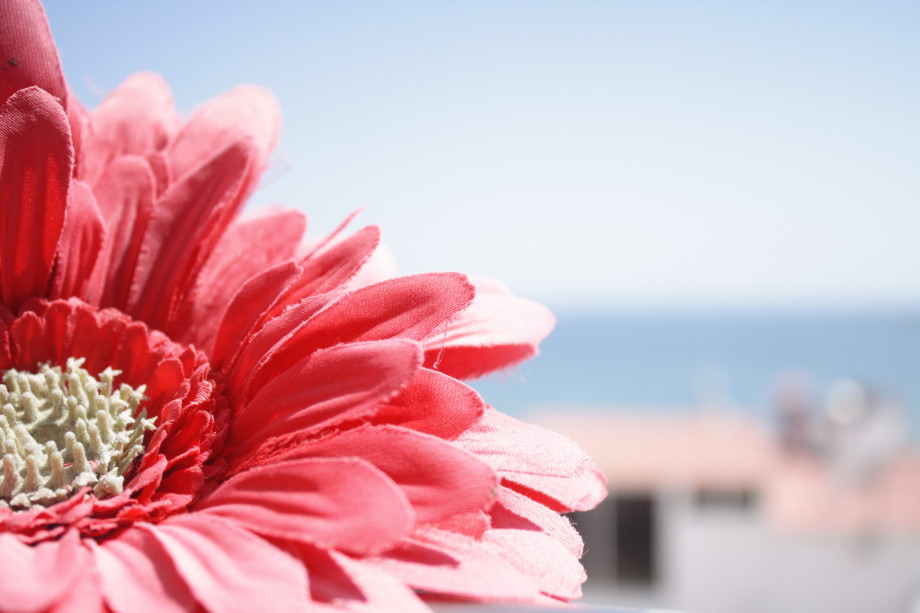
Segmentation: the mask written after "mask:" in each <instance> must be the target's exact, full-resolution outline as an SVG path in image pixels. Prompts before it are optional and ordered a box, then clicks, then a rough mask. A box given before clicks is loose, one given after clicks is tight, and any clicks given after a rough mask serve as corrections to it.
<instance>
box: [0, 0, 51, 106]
mask: <svg viewBox="0 0 920 613" xmlns="http://www.w3.org/2000/svg"><path fill="white" fill-rule="evenodd" d="M0 15H3V25H2V26H0V58H3V66H2V69H0V103H3V101H5V100H6V99H7V98H9V97H10V96H12V95H13V94H14V93H16V92H17V91H18V90H21V89H25V88H27V87H31V86H33V85H35V86H38V87H40V88H42V89H43V90H45V91H46V92H48V93H49V94H51V95H52V96H54V97H56V98H57V99H58V100H59V101H60V104H62V105H63V104H64V103H65V102H66V100H67V85H66V84H65V82H64V73H63V72H62V71H61V62H60V60H59V59H58V54H57V49H56V48H55V46H54V39H53V38H52V37H51V30H50V29H49V27H48V18H47V17H46V16H45V11H44V9H43V8H42V5H41V3H39V2H38V1H37V0H0Z"/></svg>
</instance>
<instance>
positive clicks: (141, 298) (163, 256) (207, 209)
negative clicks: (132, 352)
mask: <svg viewBox="0 0 920 613" xmlns="http://www.w3.org/2000/svg"><path fill="white" fill-rule="evenodd" d="M252 154H253V151H252V147H251V146H250V145H249V144H248V143H246V142H245V141H241V142H237V143H233V144H231V145H229V146H228V147H227V148H225V149H223V150H221V151H220V152H218V153H217V154H215V155H214V156H213V157H211V158H210V159H208V160H207V162H205V163H204V164H202V165H201V166H200V167H198V168H197V169H196V170H195V171H194V172H190V173H187V174H186V175H185V176H184V177H183V178H182V179H180V180H179V181H178V182H176V183H173V184H172V185H171V186H170V187H169V189H167V190H166V192H165V193H164V194H163V196H162V197H161V198H160V199H159V200H158V201H157V203H156V206H155V208H154V211H153V216H152V217H151V219H150V223H149V225H148V226H147V233H146V235H145V236H144V242H143V244H142V246H141V252H140V257H139V259H138V263H137V273H136V276H135V278H134V288H132V293H131V298H129V303H128V309H129V311H130V313H131V314H132V315H133V316H134V317H135V318H136V319H142V320H144V321H146V322H148V323H150V324H151V325H153V326H154V327H157V328H159V329H165V328H166V327H167V323H168V321H169V317H170V316H171V314H172V310H173V309H174V308H175V306H176V302H177V296H176V294H177V292H179V291H180V290H182V289H184V288H185V287H187V283H188V282H189V280H190V279H192V278H194V275H195V274H196V273H197V270H198V269H199V268H200V266H201V265H202V264H203V262H204V260H205V258H206V257H207V254H208V253H209V251H210V248H211V247H213V244H214V243H215V242H216V240H217V238H218V237H219V236H220V233H221V232H222V231H223V228H224V227H225V226H226V224H227V223H229V220H230V217H231V216H232V214H233V212H234V211H235V209H236V207H237V206H238V205H239V201H238V200H239V198H240V196H241V193H240V190H241V188H242V182H243V180H244V178H245V175H246V173H247V172H248V171H247V169H248V167H249V165H250V163H251V161H252Z"/></svg>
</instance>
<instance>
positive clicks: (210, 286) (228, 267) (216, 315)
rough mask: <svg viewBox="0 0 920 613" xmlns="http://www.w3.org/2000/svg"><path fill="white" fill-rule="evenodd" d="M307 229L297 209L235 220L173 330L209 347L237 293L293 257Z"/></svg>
mask: <svg viewBox="0 0 920 613" xmlns="http://www.w3.org/2000/svg"><path fill="white" fill-rule="evenodd" d="M305 228H306V218H305V217H304V216H303V214H302V213H299V212H298V211H274V212H272V213H270V214H267V215H260V216H258V217H253V218H251V219H246V220H242V221H238V222H236V223H233V224H231V225H230V227H229V228H228V229H227V231H226V232H224V234H223V235H222V236H221V237H220V240H219V241H218V243H217V244H216V245H215V246H214V249H213V251H211V253H210V254H209V255H208V259H207V261H206V262H205V263H204V266H202V268H201V272H200V273H199V274H198V278H197V279H196V280H195V283H194V286H193V288H192V290H191V291H190V292H188V293H187V295H186V297H185V299H184V301H183V303H182V304H181V305H180V306H179V309H178V312H177V313H176V316H175V320H176V321H175V324H174V328H176V329H178V331H179V334H180V337H181V339H182V340H184V341H186V342H189V343H194V344H195V345H197V346H199V347H201V348H202V349H205V350H208V349H210V348H211V347H212V346H213V345H214V342H215V337H216V336H217V332H218V327H219V326H220V325H221V320H222V319H223V318H224V316H225V314H226V313H228V311H229V309H228V308H227V305H229V304H230V302H231V300H233V298H234V296H235V295H236V292H237V291H239V289H240V288H241V287H243V285H244V284H245V283H246V282H247V281H249V280H250V279H254V278H255V277H256V275H258V274H259V273H261V272H262V271H265V270H269V269H271V268H272V267H274V266H277V265H279V264H281V263H282V262H284V261H285V260H287V259H289V258H291V257H292V256H293V255H294V252H295V251H296V249H297V245H298V244H299V243H300V239H301V237H302V236H303V232H304V229H305ZM277 295H278V293H277V292H276V293H275V295H274V296H273V299H275V298H277ZM245 332H247V333H248V332H249V330H246V331H245Z"/></svg>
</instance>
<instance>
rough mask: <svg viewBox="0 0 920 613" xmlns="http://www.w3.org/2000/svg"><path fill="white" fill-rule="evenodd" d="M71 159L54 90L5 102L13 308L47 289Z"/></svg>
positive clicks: (4, 278) (5, 291) (0, 158)
mask: <svg viewBox="0 0 920 613" xmlns="http://www.w3.org/2000/svg"><path fill="white" fill-rule="evenodd" d="M16 4H18V3H16ZM39 10H40V9H39ZM72 165H73V147H72V146H71V141H70V128H69V127H68V124H67V117H66V115H64V110H63V109H62V108H61V106H60V104H58V102H57V101H56V100H55V99H54V98H53V97H52V96H51V94H48V93H47V92H44V91H42V90H40V89H38V88H37V87H31V88H29V89H24V90H21V91H18V92H16V93H15V94H13V95H12V96H10V98H9V99H8V100H7V101H6V102H5V103H4V104H3V106H0V290H2V298H3V303H4V304H5V305H6V306H7V307H9V308H10V309H12V310H16V309H18V308H19V305H20V304H22V302H23V301H24V300H26V299H27V298H29V297H31V296H42V295H44V294H45V291H46V290H47V285H48V278H49V276H50V275H51V268H52V265H53V264H54V256H55V253H56V252H57V246H58V239H59V238H60V235H61V229H62V228H63V226H64V212H65V209H66V207H67V192H68V188H69V185H70V172H71V167H72Z"/></svg>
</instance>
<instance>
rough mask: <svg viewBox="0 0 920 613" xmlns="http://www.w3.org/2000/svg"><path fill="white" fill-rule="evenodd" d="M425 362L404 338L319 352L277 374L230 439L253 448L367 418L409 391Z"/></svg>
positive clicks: (234, 427) (414, 345)
mask: <svg viewBox="0 0 920 613" xmlns="http://www.w3.org/2000/svg"><path fill="white" fill-rule="evenodd" d="M421 360H422V356H421V350H420V349H419V347H418V344H417V343H415V342H413V341H407V340H403V339H394V340H390V341H376V342H369V343H352V344H348V345H339V346H338V347H333V348H330V349H327V350H324V351H318V352H316V353H314V354H313V355H311V356H308V357H307V358H305V359H304V360H301V361H300V362H298V363H297V364H295V365H294V366H293V367H292V368H289V369H288V370H286V371H283V372H278V373H275V374H274V376H272V377H271V379H269V381H268V383H267V384H266V385H265V387H263V388H262V389H260V390H258V391H257V392H256V394H255V396H254V397H253V399H252V400H251V401H250V402H248V403H247V404H246V405H245V406H243V407H242V409H240V410H239V411H238V413H237V415H236V416H235V418H234V421H233V423H232V425H231V430H230V437H229V439H228V440H229V442H230V443H231V444H234V445H243V446H245V447H251V445H252V443H253V442H256V443H258V442H259V441H262V440H265V439H267V438H269V437H272V436H279V435H283V434H289V433H302V434H307V435H309V434H311V433H314V432H318V431H319V430H320V429H323V428H328V427H331V426H335V425H338V424H341V423H342V422H345V421H348V420H355V419H358V418H361V417H365V416H367V415H369V414H371V413H373V412H375V411H376V410H377V409H378V408H379V407H380V405H381V404H382V403H383V402H385V401H387V400H389V399H390V398H392V397H393V395H394V394H396V393H397V392H399V390H401V389H402V388H403V387H405V386H406V384H407V383H408V382H409V380H410V379H411V378H412V376H413V375H414V374H415V372H416V370H418V368H419V366H420V365H421ZM247 443H248V444H247Z"/></svg>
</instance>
